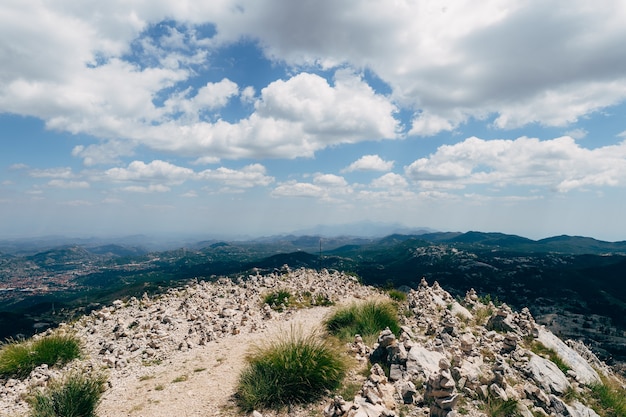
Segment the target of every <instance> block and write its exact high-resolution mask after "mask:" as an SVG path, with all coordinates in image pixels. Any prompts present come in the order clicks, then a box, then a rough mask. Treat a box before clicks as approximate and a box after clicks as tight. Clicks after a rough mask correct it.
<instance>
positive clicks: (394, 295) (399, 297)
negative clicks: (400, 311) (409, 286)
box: [387, 288, 406, 303]
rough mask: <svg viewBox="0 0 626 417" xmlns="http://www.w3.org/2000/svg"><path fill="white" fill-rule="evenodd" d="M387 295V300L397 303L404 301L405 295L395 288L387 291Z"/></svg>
mask: <svg viewBox="0 0 626 417" xmlns="http://www.w3.org/2000/svg"><path fill="white" fill-rule="evenodd" d="M387 295H389V298H391V299H392V300H394V301H397V302H399V303H403V302H405V301H406V293H405V292H404V291H400V290H398V289H395V288H393V289H391V290H388V291H387Z"/></svg>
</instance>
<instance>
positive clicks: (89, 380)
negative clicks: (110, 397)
mask: <svg viewBox="0 0 626 417" xmlns="http://www.w3.org/2000/svg"><path fill="white" fill-rule="evenodd" d="M105 382H106V379H105V378H104V377H103V376H87V375H81V374H78V373H73V374H70V375H68V376H67V377H65V378H64V379H63V380H61V381H54V382H52V383H50V384H49V385H48V387H47V388H46V389H45V390H44V391H43V392H38V393H35V394H34V395H33V396H32V397H30V398H29V399H28V402H29V403H30V405H31V408H32V412H31V416H32V417H95V416H96V408H97V406H98V403H99V402H100V397H101V396H102V393H103V392H104V384H105Z"/></svg>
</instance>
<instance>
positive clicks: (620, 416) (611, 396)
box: [590, 377, 626, 417]
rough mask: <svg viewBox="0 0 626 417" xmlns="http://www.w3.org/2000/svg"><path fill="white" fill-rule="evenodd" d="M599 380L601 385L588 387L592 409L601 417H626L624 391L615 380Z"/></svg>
mask: <svg viewBox="0 0 626 417" xmlns="http://www.w3.org/2000/svg"><path fill="white" fill-rule="evenodd" d="M601 378H602V383H601V384H594V385H591V386H590V388H591V397H592V402H593V405H592V407H593V408H594V409H595V411H596V412H597V413H598V414H600V415H602V416H606V417H626V389H624V387H623V386H622V385H621V384H620V383H619V382H618V381H616V380H612V379H609V378H606V377H601Z"/></svg>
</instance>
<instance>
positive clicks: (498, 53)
mask: <svg viewBox="0 0 626 417" xmlns="http://www.w3.org/2000/svg"><path fill="white" fill-rule="evenodd" d="M624 19H626V5H625V4H624V2H621V1H619V0H613V1H607V2H603V3H602V4H599V5H596V6H594V7H589V6H588V3H587V2H585V1H582V0H576V1H568V2H561V1H557V2H556V3H544V2H538V1H531V2H524V3H512V2H501V1H483V2H480V4H476V2H472V1H457V0H448V1H440V0H431V1H428V0H427V1H420V2H399V3H398V2H396V3H394V4H393V5H391V6H390V5H389V4H387V3H378V2H368V1H349V2H341V3H337V2H333V1H331V0H322V1H321V2H315V3H314V4H313V3H312V4H306V5H305V4H301V3H293V4H289V5H285V3H284V2H282V1H279V0H266V1H250V2H245V5H244V6H243V9H242V10H241V13H237V14H235V13H233V14H227V15H225V16H224V19H223V20H221V21H220V23H219V24H218V31H219V34H218V36H220V37H223V38H226V39H231V40H233V39H237V38H239V36H241V33H242V31H244V32H245V33H247V34H249V35H250V36H252V37H258V38H260V39H261V43H262V44H263V45H264V47H265V50H266V53H267V55H268V56H271V57H274V58H275V59H276V60H286V61H287V62H291V63H294V64H298V65H299V64H306V63H308V64H313V63H317V64H320V65H322V66H329V65H331V66H332V65H337V64H339V63H350V64H352V65H354V66H355V67H369V68H371V69H373V70H374V71H375V72H376V74H378V75H379V76H380V77H381V78H382V79H383V80H385V81H386V82H387V83H388V84H389V85H391V86H392V88H393V90H394V95H395V97H396V98H397V99H398V100H399V101H400V102H402V103H404V104H406V105H409V106H411V107H413V108H416V109H419V110H421V111H423V112H424V114H425V115H427V116H420V117H418V118H417V119H416V120H415V121H414V124H413V128H412V132H413V134H416V135H431V134H434V133H435V132H437V131H442V130H450V129H451V128H454V126H456V125H458V124H459V123H461V122H463V121H464V120H466V119H467V118H468V117H477V118H481V119H482V118H484V117H485V116H486V115H488V114H492V113H494V114H496V115H497V118H496V123H495V125H496V126H497V127H500V128H513V127H517V126H521V125H523V124H526V123H533V122H538V123H540V124H543V125H553V126H563V125H566V124H567V123H570V122H573V121H575V120H578V119H579V118H580V117H582V116H583V115H586V114H589V113H590V112H593V111H596V110H598V109H600V108H603V107H605V106H610V105H613V104H617V103H619V102H621V101H623V100H624V98H626V77H625V76H624V73H625V68H626V57H625V56H624V54H619V53H616V51H619V50H621V48H620V47H621V44H622V40H623V39H624V38H625V37H626V27H625V26H624V25H623V24H622V22H623V21H624ZM320 22H324V23H323V24H321V23H320ZM581 28H587V30H581Z"/></svg>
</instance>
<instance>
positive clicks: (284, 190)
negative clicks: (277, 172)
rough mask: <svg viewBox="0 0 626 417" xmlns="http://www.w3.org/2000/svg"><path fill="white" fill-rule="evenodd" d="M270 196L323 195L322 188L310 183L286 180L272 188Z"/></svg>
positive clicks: (314, 196) (316, 196)
mask: <svg viewBox="0 0 626 417" xmlns="http://www.w3.org/2000/svg"><path fill="white" fill-rule="evenodd" d="M272 196H273V197H312V198H320V197H323V196H324V189H323V188H322V187H319V186H317V185H314V184H311V183H306V182H297V181H287V182H285V183H282V184H279V185H278V186H277V187H276V188H274V190H273V191H272Z"/></svg>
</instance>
